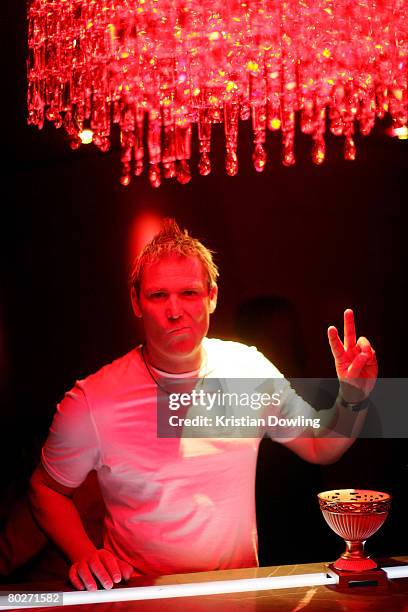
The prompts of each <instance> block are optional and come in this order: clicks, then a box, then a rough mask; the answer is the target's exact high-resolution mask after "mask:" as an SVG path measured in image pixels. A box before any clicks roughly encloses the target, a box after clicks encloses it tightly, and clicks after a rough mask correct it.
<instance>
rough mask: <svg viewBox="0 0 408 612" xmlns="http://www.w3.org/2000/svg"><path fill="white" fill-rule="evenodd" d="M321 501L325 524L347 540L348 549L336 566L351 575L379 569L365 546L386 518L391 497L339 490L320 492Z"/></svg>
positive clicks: (383, 494) (361, 490)
mask: <svg viewBox="0 0 408 612" xmlns="http://www.w3.org/2000/svg"><path fill="white" fill-rule="evenodd" d="M318 499H319V504H320V509H321V511H322V513H323V516H324V518H325V520H326V523H327V524H328V525H329V527H331V528H332V529H333V531H334V532H335V533H337V535H339V536H340V537H341V538H343V539H344V540H345V541H346V550H345V551H344V553H343V554H342V555H341V557H339V558H338V559H337V561H335V562H334V564H333V567H334V568H335V569H337V570H347V571H351V572H364V571H366V570H371V569H375V568H376V567H378V564H377V563H376V562H375V561H374V560H373V559H370V557H369V556H368V555H367V554H366V552H365V550H364V544H365V542H366V540H367V538H369V537H370V536H372V535H373V534H374V533H375V532H376V531H377V530H378V529H379V528H380V527H381V525H382V524H383V523H384V521H385V519H386V518H387V516H388V512H389V509H390V504H391V495H389V494H388V493H381V492H379V491H369V490H365V489H336V490H333V491H324V492H323V493H319V494H318Z"/></svg>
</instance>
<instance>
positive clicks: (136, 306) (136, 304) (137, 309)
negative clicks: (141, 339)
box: [130, 287, 142, 319]
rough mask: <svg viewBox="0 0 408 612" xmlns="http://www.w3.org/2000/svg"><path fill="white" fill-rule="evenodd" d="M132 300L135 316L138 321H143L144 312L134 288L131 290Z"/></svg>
mask: <svg viewBox="0 0 408 612" xmlns="http://www.w3.org/2000/svg"><path fill="white" fill-rule="evenodd" d="M130 299H131V301H132V308H133V312H134V313H135V316H136V317H137V318H138V319H141V318H142V311H141V310H140V306H139V298H138V297H137V294H136V289H135V288H134V287H132V288H131V290H130Z"/></svg>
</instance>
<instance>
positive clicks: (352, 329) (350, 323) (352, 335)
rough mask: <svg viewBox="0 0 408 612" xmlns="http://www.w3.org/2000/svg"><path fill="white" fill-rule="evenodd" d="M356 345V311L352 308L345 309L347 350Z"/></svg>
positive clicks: (345, 343) (345, 344)
mask: <svg viewBox="0 0 408 612" xmlns="http://www.w3.org/2000/svg"><path fill="white" fill-rule="evenodd" d="M355 345H356V326H355V324H354V313H353V311H352V310H351V308H347V310H345V311H344V347H345V349H346V351H348V350H349V349H351V348H354V347H355Z"/></svg>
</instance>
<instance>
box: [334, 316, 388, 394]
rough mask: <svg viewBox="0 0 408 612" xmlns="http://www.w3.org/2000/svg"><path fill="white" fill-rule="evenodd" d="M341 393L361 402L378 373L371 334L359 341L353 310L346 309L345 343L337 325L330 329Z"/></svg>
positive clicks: (370, 388)
mask: <svg viewBox="0 0 408 612" xmlns="http://www.w3.org/2000/svg"><path fill="white" fill-rule="evenodd" d="M327 335H328V337H329V344H330V348H331V351H332V353H333V357H334V362H335V366H336V372H337V376H338V379H339V381H340V387H341V394H342V396H343V398H344V399H345V400H346V401H347V402H351V403H353V402H360V401H361V400H363V399H364V398H365V397H367V396H368V395H369V394H370V393H371V391H372V390H373V388H374V385H375V382H376V380H377V375H378V364H377V358H376V356H375V351H374V350H373V348H372V347H371V344H370V342H369V341H368V340H367V338H364V337H363V336H361V337H360V338H359V339H358V340H357V341H356V328H355V325H354V314H353V311H352V310H351V309H350V308H348V309H347V310H346V311H345V312H344V344H343V342H342V341H341V340H340V338H339V333H338V331H337V329H336V328H335V327H334V326H330V327H329V329H328V330H327Z"/></svg>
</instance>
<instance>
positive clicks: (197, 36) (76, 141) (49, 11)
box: [28, 0, 408, 187]
mask: <svg viewBox="0 0 408 612" xmlns="http://www.w3.org/2000/svg"><path fill="white" fill-rule="evenodd" d="M28 17H29V34H28V38H29V41H28V45H29V60H28V122H29V123H31V124H34V125H37V126H38V127H39V128H41V127H42V126H43V124H44V120H45V119H47V120H48V121H52V122H53V123H54V125H55V126H56V127H63V128H64V130H65V131H66V133H67V134H68V136H69V138H70V142H71V147H72V148H74V149H76V148H78V147H79V146H80V145H81V144H82V143H83V142H90V141H92V142H93V143H94V144H95V145H96V146H97V147H99V148H100V149H101V150H102V151H107V150H108V149H109V147H110V143H111V133H112V126H113V124H118V126H119V130H120V140H121V151H122V153H121V159H122V164H123V173H122V178H121V182H122V184H123V185H128V184H129V182H130V180H131V177H132V175H133V174H135V175H140V174H141V173H142V171H143V168H144V165H145V161H144V160H145V159H146V158H148V162H147V165H148V167H149V178H150V181H151V183H152V184H153V185H154V186H156V187H157V186H159V185H160V182H161V179H162V178H172V177H177V179H178V181H179V182H181V183H187V182H188V181H189V180H190V178H191V173H190V168H189V163H188V160H189V158H190V151H191V137H192V126H193V124H196V126H197V137H198V141H199V152H200V160H199V172H200V174H202V175H206V174H208V173H209V172H210V171H211V162H210V149H211V129H212V126H213V124H216V123H223V124H224V131H225V147H226V157H225V168H226V172H227V174H229V175H230V176H232V175H234V174H236V173H237V170H238V159H237V138H238V125H239V120H240V119H241V120H246V119H249V118H251V120H252V127H253V142H254V148H253V162H254V166H255V168H256V170H257V171H258V172H261V171H263V170H264V169H265V166H266V163H267V154H266V149H265V142H266V138H267V131H268V130H280V131H281V136H282V162H283V163H284V164H285V165H287V166H289V165H291V164H293V163H295V154H294V139H295V126H296V123H297V122H298V124H299V127H300V129H301V131H302V132H304V133H305V134H309V135H310V136H311V138H312V140H313V146H312V158H313V161H314V162H315V163H316V164H320V163H322V162H323V160H324V157H325V140H324V136H325V132H326V128H328V129H330V131H331V132H332V133H333V134H335V135H338V136H342V137H343V138H344V157H345V158H346V159H350V160H352V159H354V158H355V154H356V151H355V143H354V132H355V129H357V128H358V129H359V130H360V132H361V133H362V134H364V135H366V134H368V133H369V132H370V130H371V129H372V127H373V125H374V122H375V119H376V117H379V118H382V117H383V116H384V114H385V113H386V112H389V113H390V115H391V117H392V120H393V123H394V127H400V126H404V125H406V124H407V107H408V105H407V100H408V94H407V56H408V0H286V1H285V0H32V2H31V5H30V7H29V15H28Z"/></svg>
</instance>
